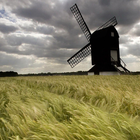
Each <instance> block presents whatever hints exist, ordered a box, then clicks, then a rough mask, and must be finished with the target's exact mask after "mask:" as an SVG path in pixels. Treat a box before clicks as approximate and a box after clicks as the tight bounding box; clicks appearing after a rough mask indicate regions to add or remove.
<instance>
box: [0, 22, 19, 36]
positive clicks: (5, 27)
mask: <svg viewBox="0 0 140 140" xmlns="http://www.w3.org/2000/svg"><path fill="white" fill-rule="evenodd" d="M17 29H18V28H17V27H14V26H10V25H9V26H8V25H5V24H2V23H0V32H2V33H6V34H7V33H11V32H14V31H16V30H17Z"/></svg>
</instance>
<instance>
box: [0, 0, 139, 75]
mask: <svg viewBox="0 0 140 140" xmlns="http://www.w3.org/2000/svg"><path fill="white" fill-rule="evenodd" d="M75 3H77V5H78V7H79V9H80V11H81V13H82V15H83V17H84V19H85V21H86V23H87V25H88V27H89V29H90V30H91V32H94V31H95V30H96V29H97V28H98V27H99V26H101V25H102V24H103V23H104V22H106V21H107V20H109V19H110V18H112V17H113V16H116V18H117V21H118V25H117V26H116V29H117V30H118V32H119V35H120V55H121V58H122V59H123V60H124V62H125V63H126V64H127V68H128V69H129V70H131V71H140V0H0V71H16V72H18V73H40V72H68V71H69V72H70V71H79V70H89V69H90V68H91V67H92V66H91V58H90V56H89V57H87V58H86V59H85V60H83V61H82V62H81V63H80V64H78V65H77V66H76V67H75V68H71V67H70V66H69V65H68V63H67V59H68V58H69V57H71V56H72V55H73V54H74V53H76V52H77V51H78V50H79V49H81V48H82V47H84V46H85V45H86V44H87V43H88V42H87V40H86V38H85V36H84V35H83V33H82V31H81V29H80V27H79V25H78V24H77V22H76V20H75V19H74V17H73V15H72V13H71V11H70V9H69V8H70V7H71V6H72V5H74V4H75Z"/></svg>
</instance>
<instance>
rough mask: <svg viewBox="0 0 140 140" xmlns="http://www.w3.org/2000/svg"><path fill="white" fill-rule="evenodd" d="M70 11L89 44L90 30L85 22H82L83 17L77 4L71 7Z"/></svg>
mask: <svg viewBox="0 0 140 140" xmlns="http://www.w3.org/2000/svg"><path fill="white" fill-rule="evenodd" d="M70 10H71V12H72V13H73V15H74V17H75V18H76V20H77V22H78V24H79V26H80V28H81V30H82V31H83V33H84V34H85V36H86V38H87V40H88V41H89V42H90V36H91V33H90V30H89V28H88V26H87V24H86V22H85V21H84V19H83V16H82V15H81V13H80V10H79V8H78V6H77V4H75V5H73V6H72V7H71V8H70Z"/></svg>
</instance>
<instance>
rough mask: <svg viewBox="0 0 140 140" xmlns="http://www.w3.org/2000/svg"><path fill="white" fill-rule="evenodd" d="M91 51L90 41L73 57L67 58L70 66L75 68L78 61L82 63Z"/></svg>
mask: <svg viewBox="0 0 140 140" xmlns="http://www.w3.org/2000/svg"><path fill="white" fill-rule="evenodd" d="M90 53H91V45H90V43H88V44H87V45H86V46H85V47H83V48H82V49H81V50H79V51H78V52H77V53H76V54H74V55H73V56H72V57H71V58H69V59H68V60H67V62H68V63H69V64H70V66H71V67H72V68H73V67H75V66H76V65H77V64H78V63H80V62H81V61H82V60H83V59H84V58H86V57H87V56H88V55H89V54H90Z"/></svg>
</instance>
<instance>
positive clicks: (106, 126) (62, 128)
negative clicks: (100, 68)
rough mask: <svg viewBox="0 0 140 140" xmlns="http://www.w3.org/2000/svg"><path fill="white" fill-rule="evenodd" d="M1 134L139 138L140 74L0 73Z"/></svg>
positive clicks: (5, 137) (3, 137) (11, 137)
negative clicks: (20, 75) (35, 75)
mask: <svg viewBox="0 0 140 140" xmlns="http://www.w3.org/2000/svg"><path fill="white" fill-rule="evenodd" d="M0 140H140V76H127V75H123V76H46V77H41V76H40V77H13V78H0Z"/></svg>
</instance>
